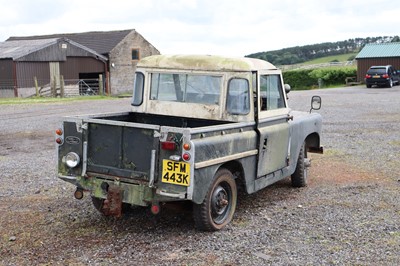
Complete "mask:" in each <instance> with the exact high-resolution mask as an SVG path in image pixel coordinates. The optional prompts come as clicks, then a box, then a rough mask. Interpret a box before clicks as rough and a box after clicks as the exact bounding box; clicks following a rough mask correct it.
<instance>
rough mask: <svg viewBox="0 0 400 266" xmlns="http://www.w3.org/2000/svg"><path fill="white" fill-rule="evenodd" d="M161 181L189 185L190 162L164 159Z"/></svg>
mask: <svg viewBox="0 0 400 266" xmlns="http://www.w3.org/2000/svg"><path fill="white" fill-rule="evenodd" d="M161 181H162V182H164V183H170V184H175V185H180V186H189V184H190V164H189V163H185V162H176V161H171V160H163V170H162V178H161Z"/></svg>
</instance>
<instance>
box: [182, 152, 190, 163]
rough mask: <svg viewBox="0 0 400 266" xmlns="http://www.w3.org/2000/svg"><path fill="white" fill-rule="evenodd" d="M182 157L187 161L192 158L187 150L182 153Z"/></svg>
mask: <svg viewBox="0 0 400 266" xmlns="http://www.w3.org/2000/svg"><path fill="white" fill-rule="evenodd" d="M182 159H183V160H185V161H189V160H190V154H189V153H187V152H185V153H184V154H183V155H182Z"/></svg>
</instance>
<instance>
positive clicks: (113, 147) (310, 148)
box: [56, 55, 322, 231]
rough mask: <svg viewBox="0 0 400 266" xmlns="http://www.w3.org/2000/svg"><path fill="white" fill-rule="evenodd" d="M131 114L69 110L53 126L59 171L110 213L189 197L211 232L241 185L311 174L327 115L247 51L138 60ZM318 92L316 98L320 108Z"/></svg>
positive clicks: (248, 187)
mask: <svg viewBox="0 0 400 266" xmlns="http://www.w3.org/2000/svg"><path fill="white" fill-rule="evenodd" d="M132 78H134V79H135V84H134V88H133V95H132V101H131V110H130V111H129V112H126V113H106V114H95V115H84V116H77V117H66V118H64V119H63V121H62V123H61V126H60V128H58V129H57V130H56V142H57V151H58V176H59V178H61V179H62V180H65V181H67V182H70V183H72V184H73V185H75V186H76V191H75V197H76V198H77V199H81V198H82V197H83V194H84V192H87V193H90V196H91V198H92V200H93V205H94V206H95V207H96V208H97V209H98V210H99V211H100V212H102V213H103V214H105V215H113V216H121V214H122V211H123V210H124V209H125V207H127V206H128V207H129V206H147V207H149V209H150V210H151V211H152V212H153V213H154V214H157V213H158V212H159V211H160V208H161V206H162V205H163V204H165V203H167V202H171V201H191V202H192V205H193V217H194V222H195V225H196V227H197V228H198V229H200V230H206V231H215V230H219V229H221V228H223V227H224V226H226V225H227V224H228V223H229V222H230V221H231V220H232V217H233V215H234V212H235V208H236V204H237V194H238V189H243V191H245V192H247V193H249V194H250V193H254V192H256V191H258V190H260V189H263V188H265V187H267V186H269V185H271V184H273V183H275V182H277V181H279V180H281V179H283V178H286V177H289V176H290V177H291V182H292V185H293V186H295V187H302V186H305V185H306V182H307V169H308V167H309V166H310V159H309V157H308V154H309V153H310V152H316V153H322V147H321V146H320V135H321V120H322V119H321V116H320V115H319V114H318V113H315V112H311V110H310V112H298V111H292V110H291V109H289V107H288V103H287V93H288V91H289V89H290V86H288V85H285V84H284V83H283V79H282V73H281V71H280V70H279V69H277V68H276V67H275V66H273V65H272V64H270V63H268V62H266V61H263V60H259V59H251V58H225V57H218V56H188V55H185V56H183V55H176V56H166V55H156V56H150V57H146V58H143V59H142V60H141V61H140V62H139V63H138V65H137V71H136V74H135V77H132ZM320 106H321V98H320V97H318V96H314V97H313V98H312V99H311V109H319V108H320Z"/></svg>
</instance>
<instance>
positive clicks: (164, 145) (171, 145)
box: [161, 141, 176, 151]
mask: <svg viewBox="0 0 400 266" xmlns="http://www.w3.org/2000/svg"><path fill="white" fill-rule="evenodd" d="M161 149H163V150H169V151H174V150H176V143H175V142H174V141H162V142H161Z"/></svg>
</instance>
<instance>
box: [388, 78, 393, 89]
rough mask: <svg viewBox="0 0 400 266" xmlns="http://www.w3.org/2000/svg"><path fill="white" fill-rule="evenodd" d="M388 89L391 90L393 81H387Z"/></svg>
mask: <svg viewBox="0 0 400 266" xmlns="http://www.w3.org/2000/svg"><path fill="white" fill-rule="evenodd" d="M388 87H389V88H393V80H392V79H389V82H388Z"/></svg>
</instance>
